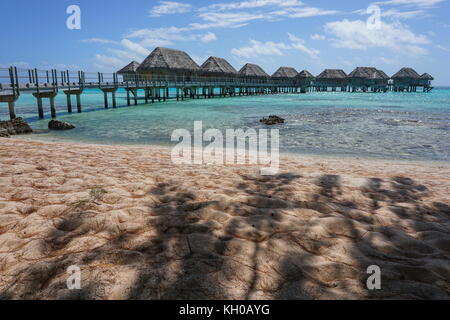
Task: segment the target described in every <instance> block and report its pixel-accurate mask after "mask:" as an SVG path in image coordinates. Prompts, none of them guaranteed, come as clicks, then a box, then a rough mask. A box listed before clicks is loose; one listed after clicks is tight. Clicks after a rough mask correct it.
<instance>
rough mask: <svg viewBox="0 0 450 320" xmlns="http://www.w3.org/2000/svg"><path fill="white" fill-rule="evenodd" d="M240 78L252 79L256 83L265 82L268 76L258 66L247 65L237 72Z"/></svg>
mask: <svg viewBox="0 0 450 320" xmlns="http://www.w3.org/2000/svg"><path fill="white" fill-rule="evenodd" d="M239 76H240V77H241V78H248V79H253V80H255V81H257V82H267V80H268V79H269V78H270V76H269V75H268V74H267V73H266V72H265V71H264V70H263V69H262V68H261V67H260V66H258V65H256V64H252V63H247V64H246V65H245V66H243V67H242V69H241V70H239Z"/></svg>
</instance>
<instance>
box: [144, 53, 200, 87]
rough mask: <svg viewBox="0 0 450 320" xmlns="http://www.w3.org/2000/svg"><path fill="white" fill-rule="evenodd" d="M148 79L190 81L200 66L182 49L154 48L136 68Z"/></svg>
mask: <svg viewBox="0 0 450 320" xmlns="http://www.w3.org/2000/svg"><path fill="white" fill-rule="evenodd" d="M137 72H138V73H139V74H141V75H145V76H146V78H147V79H148V80H174V79H175V78H176V79H178V80H179V81H190V80H191V79H192V77H193V76H195V75H197V74H198V73H199V72H200V67H199V66H198V64H197V63H195V61H194V60H192V58H191V57H190V56H189V55H188V54H187V53H186V52H184V51H180V50H175V49H168V48H160V47H158V48H156V49H155V50H153V52H152V53H151V54H150V55H149V56H148V57H147V58H146V59H145V60H144V61H143V62H142V64H141V65H140V66H139V67H138V68H137Z"/></svg>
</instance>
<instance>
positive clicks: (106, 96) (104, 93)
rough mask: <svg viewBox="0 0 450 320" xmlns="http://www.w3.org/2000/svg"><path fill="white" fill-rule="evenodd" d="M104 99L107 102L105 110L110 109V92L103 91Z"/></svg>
mask: <svg viewBox="0 0 450 320" xmlns="http://www.w3.org/2000/svg"><path fill="white" fill-rule="evenodd" d="M103 98H104V101H105V109H108V92H107V91H103Z"/></svg>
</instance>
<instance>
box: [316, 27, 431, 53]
mask: <svg viewBox="0 0 450 320" xmlns="http://www.w3.org/2000/svg"><path fill="white" fill-rule="evenodd" d="M325 30H326V31H327V32H328V33H330V34H332V35H333V36H334V37H335V38H334V39H332V40H331V41H332V44H333V46H335V47H337V48H348V49H356V50H367V49H369V48H387V49H390V50H393V51H397V52H404V53H408V54H412V55H424V54H427V53H428V51H427V50H426V49H425V48H423V47H422V46H423V45H426V44H429V43H430V41H429V40H428V38H427V37H426V36H424V35H416V34H414V33H413V32H412V31H411V30H409V28H408V27H407V26H405V25H403V24H401V23H399V22H394V23H386V22H381V23H380V27H379V28H369V27H368V26H367V23H366V22H365V21H361V20H355V21H349V20H347V19H345V20H342V21H335V22H330V23H327V24H326V25H325Z"/></svg>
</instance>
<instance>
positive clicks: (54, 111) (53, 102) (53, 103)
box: [50, 96, 56, 118]
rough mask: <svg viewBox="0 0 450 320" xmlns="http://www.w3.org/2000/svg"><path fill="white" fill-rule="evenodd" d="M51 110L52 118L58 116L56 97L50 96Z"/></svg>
mask: <svg viewBox="0 0 450 320" xmlns="http://www.w3.org/2000/svg"><path fill="white" fill-rule="evenodd" d="M50 112H51V114H52V118H56V108H55V97H54V96H53V97H50Z"/></svg>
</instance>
